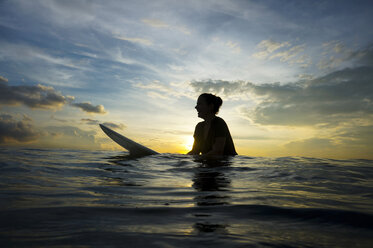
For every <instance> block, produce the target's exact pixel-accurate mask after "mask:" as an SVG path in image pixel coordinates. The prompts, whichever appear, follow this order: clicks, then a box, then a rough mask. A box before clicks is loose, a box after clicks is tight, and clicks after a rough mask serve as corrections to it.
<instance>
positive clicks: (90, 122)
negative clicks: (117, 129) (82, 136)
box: [81, 118, 100, 126]
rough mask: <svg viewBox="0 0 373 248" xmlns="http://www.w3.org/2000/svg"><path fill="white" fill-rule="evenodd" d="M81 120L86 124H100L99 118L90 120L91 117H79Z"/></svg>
mask: <svg viewBox="0 0 373 248" xmlns="http://www.w3.org/2000/svg"><path fill="white" fill-rule="evenodd" d="M81 121H82V122H83V123H85V124H87V125H92V126H96V125H98V124H100V121H99V120H92V119H87V118H83V119H81Z"/></svg>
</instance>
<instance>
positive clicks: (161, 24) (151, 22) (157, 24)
mask: <svg viewBox="0 0 373 248" xmlns="http://www.w3.org/2000/svg"><path fill="white" fill-rule="evenodd" d="M141 21H142V22H143V23H145V24H146V25H148V26H151V27H153V28H168V29H173V30H177V31H179V32H182V33H184V34H187V35H190V34H191V31H190V30H189V29H188V28H186V27H184V26H171V25H169V24H167V23H165V22H164V21H161V20H158V19H142V20H141Z"/></svg>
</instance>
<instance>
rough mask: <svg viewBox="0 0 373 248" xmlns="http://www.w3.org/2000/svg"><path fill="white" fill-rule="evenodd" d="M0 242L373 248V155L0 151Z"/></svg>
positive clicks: (19, 244)
mask: <svg viewBox="0 0 373 248" xmlns="http://www.w3.org/2000/svg"><path fill="white" fill-rule="evenodd" d="M0 246H1V247H165V248H169V247H284V248H285V247H286V248H288V247H289V248H290V247H349V248H351V247H373V161H372V160H363V159H360V160H359V159H356V160H335V159H320V158H308V157H279V158H269V157H248V156H235V157H227V158H222V159H219V160H201V159H199V158H196V157H193V156H187V155H182V154H158V155H152V156H147V157H142V158H131V157H129V156H128V153H126V152H118V151H81V150H58V149H8V148H1V149H0Z"/></svg>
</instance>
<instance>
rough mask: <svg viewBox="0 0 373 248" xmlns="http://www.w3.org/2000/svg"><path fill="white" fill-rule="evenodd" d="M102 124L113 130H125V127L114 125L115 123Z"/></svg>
mask: <svg viewBox="0 0 373 248" xmlns="http://www.w3.org/2000/svg"><path fill="white" fill-rule="evenodd" d="M102 124H104V125H105V126H107V127H110V128H113V129H119V130H123V129H125V128H126V125H124V124H122V123H120V124H116V123H113V122H104V123H102Z"/></svg>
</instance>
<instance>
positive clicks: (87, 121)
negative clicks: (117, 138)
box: [81, 118, 126, 130]
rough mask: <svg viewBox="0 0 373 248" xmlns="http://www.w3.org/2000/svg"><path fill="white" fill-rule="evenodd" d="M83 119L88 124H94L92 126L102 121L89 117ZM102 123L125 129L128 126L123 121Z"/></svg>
mask: <svg viewBox="0 0 373 248" xmlns="http://www.w3.org/2000/svg"><path fill="white" fill-rule="evenodd" d="M81 121H82V122H83V123H85V124H87V125H92V126H97V125H98V124H100V123H101V122H100V121H99V120H93V119H87V118H84V119H81ZM102 124H103V125H105V126H107V127H110V128H113V129H119V130H123V129H125V128H126V125H124V124H122V123H120V124H116V123H113V122H104V123H102Z"/></svg>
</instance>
